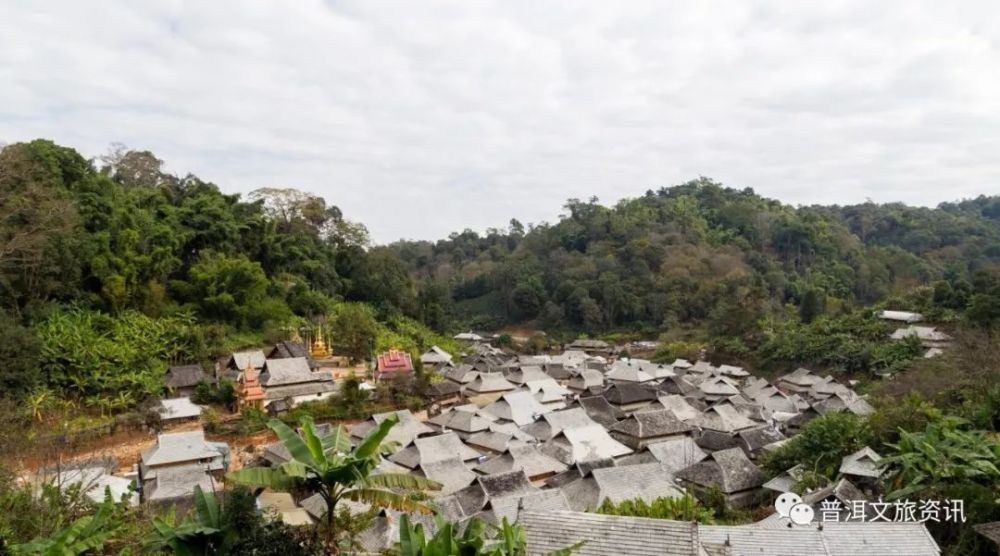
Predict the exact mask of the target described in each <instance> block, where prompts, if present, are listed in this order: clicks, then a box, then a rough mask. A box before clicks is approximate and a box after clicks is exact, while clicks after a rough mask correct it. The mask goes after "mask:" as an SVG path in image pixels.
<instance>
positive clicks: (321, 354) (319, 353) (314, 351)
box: [309, 325, 331, 359]
mask: <svg viewBox="0 0 1000 556" xmlns="http://www.w3.org/2000/svg"><path fill="white" fill-rule="evenodd" d="M309 351H310V354H311V355H312V356H313V359H326V358H328V357H330V355H331V354H330V349H329V348H327V346H326V342H324V341H323V326H322V325H321V326H320V327H319V331H318V332H317V333H316V339H314V340H313V343H312V348H311V349H310V350H309Z"/></svg>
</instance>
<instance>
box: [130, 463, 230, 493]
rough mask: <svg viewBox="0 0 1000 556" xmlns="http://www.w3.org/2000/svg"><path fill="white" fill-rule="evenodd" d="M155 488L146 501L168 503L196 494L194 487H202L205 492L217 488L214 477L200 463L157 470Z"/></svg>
mask: <svg viewBox="0 0 1000 556" xmlns="http://www.w3.org/2000/svg"><path fill="white" fill-rule="evenodd" d="M154 485H155V486H153V488H152V492H150V493H147V496H146V499H147V500H151V501H166V500H176V499H181V498H187V497H188V496H192V495H193V494H194V487H195V486H201V488H202V490H204V491H205V492H211V491H212V490H213V489H214V488H216V485H215V482H214V480H213V479H212V476H211V475H209V474H208V473H207V472H206V471H205V466H204V465H202V464H200V463H192V464H190V465H180V466H173V467H163V468H161V469H159V470H157V475H156V482H155V483H154Z"/></svg>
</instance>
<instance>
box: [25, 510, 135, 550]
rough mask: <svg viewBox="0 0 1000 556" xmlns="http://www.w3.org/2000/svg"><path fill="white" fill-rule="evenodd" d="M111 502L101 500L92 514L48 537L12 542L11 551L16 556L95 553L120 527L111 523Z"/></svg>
mask: <svg viewBox="0 0 1000 556" xmlns="http://www.w3.org/2000/svg"><path fill="white" fill-rule="evenodd" d="M113 510H114V504H112V503H107V502H106V503H104V504H101V505H100V507H98V509H97V513H95V514H94V515H88V516H84V517H81V518H80V519H77V520H76V521H74V522H73V523H71V524H69V525H68V526H67V527H65V528H64V529H62V530H60V531H58V532H56V533H55V534H54V535H52V536H51V537H47V538H39V539H35V540H32V541H31V542H28V543H25V544H21V545H14V546H13V547H11V548H12V553H13V554H16V555H19V556H22V555H23V556H29V555H30V556H80V555H83V554H94V553H98V552H99V551H100V550H101V549H102V548H104V543H106V542H108V541H109V540H111V538H112V537H113V536H114V534H115V533H116V532H117V530H118V528H119V527H120V525H119V524H116V523H112V512H113Z"/></svg>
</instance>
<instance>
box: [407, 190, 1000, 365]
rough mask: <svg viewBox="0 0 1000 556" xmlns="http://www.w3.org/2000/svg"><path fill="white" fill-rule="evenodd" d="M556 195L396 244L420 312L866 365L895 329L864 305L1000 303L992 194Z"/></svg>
mask: <svg viewBox="0 0 1000 556" xmlns="http://www.w3.org/2000/svg"><path fill="white" fill-rule="evenodd" d="M565 209H566V210H565V214H564V215H563V217H562V218H561V219H560V220H559V221H558V222H557V223H555V224H542V225H539V226H533V227H530V228H528V229H526V228H525V227H524V226H523V225H522V224H521V223H519V222H517V221H511V223H510V226H509V228H508V229H507V230H496V229H493V230H489V231H487V233H486V234H485V235H479V234H477V233H475V232H472V231H469V230H466V231H465V232H462V233H456V234H452V235H451V236H450V237H449V238H448V239H446V240H441V241H438V242H436V243H431V242H412V241H410V242H398V243H395V244H393V245H392V246H391V248H392V250H393V251H394V252H395V253H396V254H397V255H398V257H399V258H400V259H401V260H402V261H404V263H405V264H406V267H407V269H408V271H409V273H410V274H411V276H413V279H414V281H415V282H416V283H417V284H418V287H419V294H418V299H419V300H420V301H419V303H418V307H419V310H420V311H421V315H422V317H423V318H424V319H425V320H426V321H427V322H429V323H431V324H432V325H434V326H438V327H448V326H450V327H452V328H486V329H494V328H497V327H503V326H510V325H518V328H519V329H522V330H523V329H527V330H544V331H546V332H547V333H548V334H549V335H550V336H554V337H557V338H563V339H566V338H572V337H575V336H576V335H578V334H580V333H585V334H590V335H597V336H601V335H605V336H611V337H613V338H629V337H631V338H637V339H638V338H644V339H656V338H660V339H663V340H665V341H668V342H681V343H683V342H688V343H690V342H691V341H694V342H706V341H707V342H709V343H711V344H712V345H714V346H715V348H716V351H717V352H718V353H720V354H729V355H735V356H738V357H751V356H754V358H755V360H756V361H758V362H769V361H770V362H773V361H778V360H781V361H787V362H789V363H795V362H798V363H813V364H819V365H830V366H834V367H836V366H839V367H841V368H844V369H846V370H867V369H868V368H869V367H871V365H870V364H869V363H868V362H867V360H870V359H872V358H874V359H878V358H879V357H883V356H888V357H890V359H891V356H892V354H887V353H882V354H879V353H872V350H876V349H882V350H883V351H885V350H890V351H891V350H892V349H899V348H887V347H884V346H883V347H881V348H879V346H877V345H875V344H876V343H884V341H881V342H875V341H874V340H876V339H878V340H882V339H884V337H885V335H886V334H888V332H889V331H890V329H889V328H888V325H885V324H882V325H880V324H879V323H878V322H876V321H875V320H874V319H872V318H871V312H872V309H873V308H874V307H878V306H885V305H892V306H893V307H895V308H900V309H907V308H908V309H917V310H921V311H925V312H927V313H928V316H930V317H932V318H933V319H935V320H937V321H950V320H954V319H956V318H959V317H960V316H962V315H964V314H965V312H966V309H968V315H969V317H970V319H971V320H973V321H975V322H976V323H978V324H980V325H983V326H990V325H991V324H992V323H994V322H996V321H997V319H998V316H1000V307H998V297H997V295H996V294H997V291H998V286H997V284H998V283H1000V278H998V271H997V262H998V261H1000V197H979V198H977V199H974V200H969V201H963V202H959V203H952V204H943V205H941V206H939V207H937V208H934V209H931V208H915V207H908V206H906V205H902V204H889V205H876V204H873V203H866V204H863V205H856V206H847V207H839V206H833V207H817V206H812V207H800V208H795V207H791V206H788V205H784V204H781V203H780V202H778V201H774V200H770V199H765V198H763V197H761V196H759V195H757V194H755V193H754V192H753V191H752V190H750V189H743V190H737V189H730V188H726V187H723V186H721V185H720V184H718V183H715V182H712V181H711V180H708V179H705V178H701V179H698V180H695V181H692V182H690V183H687V184H684V185H680V186H676V187H669V188H662V189H660V190H658V191H647V192H646V194H645V195H643V196H641V197H637V198H633V199H624V200H622V201H620V202H618V203H617V204H616V205H615V206H613V207H606V206H603V205H601V204H599V203H598V202H597V199H590V200H589V201H585V202H584V201H580V200H577V199H571V200H570V201H569V202H568V203H567V204H566V206H565ZM845 319H846V320H845ZM796 336H798V338H797V339H796V341H795V342H793V343H789V342H787V341H786V340H788V339H790V338H795V337H796ZM823 338H827V339H829V338H834V339H836V338H841V339H844V338H846V339H848V340H851V341H850V342H846V341H845V342H842V343H844V344H845V345H843V346H841V347H843V348H844V350H847V351H851V350H854V351H856V352H858V353H856V354H855V355H857V356H858V357H861V358H862V359H865V361H858V360H856V359H858V357H853V356H851V355H850V354H849V355H848V356H847V357H846V359H848V360H847V361H844V362H841V361H835V360H833V359H831V358H830V357H826V356H828V355H830V354H831V353H832V352H834V351H835V350H833V349H832V348H833V347H834V346H831V345H829V344H830V341H829V340H823ZM812 340H816V341H822V342H823V343H825V344H826V345H822V346H819V347H817V346H810V345H807V344H809V343H810V341H812ZM776 342H777V343H776ZM782 342H784V343H785V345H779V344H781V343H782ZM847 344H849V345H847ZM862 344H869V345H868V346H866V347H864V346H863V348H862V349H860V351H859V350H858V349H857V348H858V346H859V345H862ZM816 351H823V352H824V353H821V354H815V353H814V352H816ZM861 352H863V353H861ZM814 355H815V356H814ZM841 363H842V364H841Z"/></svg>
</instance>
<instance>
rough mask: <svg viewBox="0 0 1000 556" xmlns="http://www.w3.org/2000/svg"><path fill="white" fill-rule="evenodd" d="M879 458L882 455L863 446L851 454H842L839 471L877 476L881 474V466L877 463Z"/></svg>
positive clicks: (848, 473)
mask: <svg viewBox="0 0 1000 556" xmlns="http://www.w3.org/2000/svg"><path fill="white" fill-rule="evenodd" d="M881 460H882V456H880V455H878V454H877V453H876V452H875V450H872V449H871V448H869V447H867V446H865V447H864V448H862V449H860V450H858V451H857V452H854V453H853V454H850V455H847V456H844V459H843V461H842V462H841V463H840V472H841V473H843V474H845V475H856V476H859V477H871V478H877V477H879V476H880V475H882V468H881V467H878V465H877V463H878V462H879V461H881Z"/></svg>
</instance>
